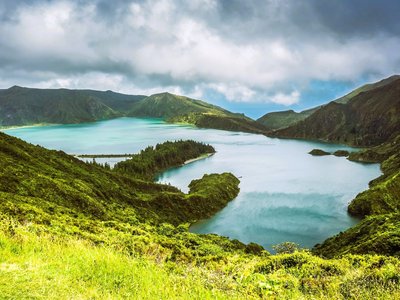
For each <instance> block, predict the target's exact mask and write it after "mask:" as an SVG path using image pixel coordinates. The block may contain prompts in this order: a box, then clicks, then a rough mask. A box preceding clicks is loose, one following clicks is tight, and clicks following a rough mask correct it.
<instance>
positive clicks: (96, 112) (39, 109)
mask: <svg viewBox="0 0 400 300" xmlns="http://www.w3.org/2000/svg"><path fill="white" fill-rule="evenodd" d="M143 97H144V96H129V95H124V94H118V93H114V92H111V91H107V92H100V91H91V90H68V89H47V90H46V89H31V88H23V87H18V86H14V87H12V88H9V89H6V90H0V126H20V125H32V124H38V123H58V124H60V123H81V122H91V121H96V120H102V119H109V118H114V117H118V116H123V115H124V114H125V111H127V110H129V109H130V108H131V107H132V105H133V104H134V103H136V102H137V101H139V100H140V99H142V98H143Z"/></svg>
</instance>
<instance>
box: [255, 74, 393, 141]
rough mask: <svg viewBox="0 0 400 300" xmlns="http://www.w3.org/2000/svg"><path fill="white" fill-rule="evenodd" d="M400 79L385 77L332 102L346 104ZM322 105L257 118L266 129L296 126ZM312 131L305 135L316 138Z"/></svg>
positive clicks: (290, 132)
mask: <svg viewBox="0 0 400 300" xmlns="http://www.w3.org/2000/svg"><path fill="white" fill-rule="evenodd" d="M398 79H400V76H399V75H394V76H391V77H389V78H386V79H383V80H381V81H379V82H376V83H371V84H366V85H363V86H362V87H359V88H357V89H355V90H354V91H352V92H350V93H349V94H347V95H345V96H343V97H340V98H338V99H336V100H334V101H332V102H335V103H339V104H346V103H348V102H349V101H350V100H352V99H353V98H354V97H356V96H358V95H359V94H361V93H363V92H368V91H370V90H374V89H376V88H379V87H383V86H385V85H388V84H390V83H392V82H393V81H396V80H398ZM322 107H324V105H321V106H317V107H315V108H311V109H308V110H304V111H301V112H295V111H293V110H286V111H279V112H270V113H267V114H265V115H264V116H262V117H261V118H259V119H258V120H257V122H259V123H261V124H262V125H264V127H266V129H267V130H268V131H274V130H278V129H284V128H287V127H291V126H294V125H296V124H298V123H299V122H300V121H303V120H305V119H307V118H308V117H309V116H311V115H312V114H314V113H315V112H317V111H318V110H319V109H320V108H322ZM311 132H313V131H305V132H304V135H306V134H307V135H310V138H313V139H315V138H316V137H314V136H313V134H311ZM327 133H329V131H327V132H325V134H327ZM282 134H288V135H293V134H299V133H298V132H297V133H295V131H294V132H293V131H289V132H288V133H286V132H284V133H279V134H278V136H280V135H282ZM317 138H319V139H325V138H326V137H324V136H321V137H317Z"/></svg>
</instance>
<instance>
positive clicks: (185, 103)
mask: <svg viewBox="0 0 400 300" xmlns="http://www.w3.org/2000/svg"><path fill="white" fill-rule="evenodd" d="M129 115H130V116H135V117H158V118H165V119H166V120H167V121H169V122H172V123H188V124H193V125H196V126H197V127H201V128H215V129H223V130H230V131H245V132H254V133H264V132H265V131H266V130H265V128H264V127H263V126H262V125H261V124H258V123H257V122H255V121H254V120H252V119H250V118H248V117H246V116H244V115H243V114H234V113H231V112H229V111H227V110H225V109H223V108H221V107H218V106H215V105H211V104H209V103H206V102H204V101H201V100H194V99H191V98H188V97H183V96H177V95H173V94H170V93H161V94H155V95H152V96H149V97H147V98H145V99H143V100H142V101H140V102H139V103H137V104H136V105H135V107H134V108H133V109H132V110H131V112H130V113H129Z"/></svg>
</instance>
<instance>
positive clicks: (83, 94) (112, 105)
mask: <svg viewBox="0 0 400 300" xmlns="http://www.w3.org/2000/svg"><path fill="white" fill-rule="evenodd" d="M122 116H131V117H152V118H163V119H165V120H166V121H168V122H179V123H189V124H192V125H195V126H198V127H202V128H214V129H223V130H231V131H245V132H253V133H265V132H266V129H265V128H264V127H263V125H261V124H259V123H256V122H255V121H254V120H252V119H250V118H248V117H246V116H244V115H243V114H235V113H231V112H229V111H227V110H225V109H223V108H221V107H218V106H215V105H211V104H209V103H206V102H204V101H201V100H194V99H190V98H187V97H184V96H178V95H173V94H170V93H161V94H155V95H151V96H148V97H146V96H140V95H138V96H135V95H124V94H119V93H114V92H112V91H106V92H101V91H93V90H68V89H32V88H23V87H18V86H14V87H12V88H9V89H6V90H0V127H7V126H22V125H37V124H68V123H82V122H93V121H98V120H103V119H111V118H117V117H122Z"/></svg>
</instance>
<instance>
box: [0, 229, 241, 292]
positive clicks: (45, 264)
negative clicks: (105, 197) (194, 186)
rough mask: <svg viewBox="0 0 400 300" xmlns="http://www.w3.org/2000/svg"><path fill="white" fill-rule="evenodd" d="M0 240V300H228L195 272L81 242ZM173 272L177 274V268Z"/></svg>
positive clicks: (23, 237)
mask: <svg viewBox="0 0 400 300" xmlns="http://www.w3.org/2000/svg"><path fill="white" fill-rule="evenodd" d="M19 231H20V232H19V233H17V234H16V235H15V236H14V237H13V238H10V237H7V236H5V235H4V234H1V236H0V295H1V296H0V297H1V298H6V299H7V298H11V299H27V298H47V299H60V298H63V299H109V298H112V299H120V298H130V299H228V298H229V297H231V298H232V297H233V298H235V293H234V292H233V291H232V293H222V292H220V291H218V290H213V289H212V288H209V287H208V286H207V281H205V280H204V277H202V276H200V275H201V274H200V273H199V272H198V271H197V270H191V271H190V272H183V273H181V274H179V272H177V270H175V271H171V270H170V268H169V266H168V264H165V263H162V264H157V263H155V262H152V261H151V260H146V259H143V258H138V257H134V256H127V255H125V254H122V253H118V252H116V251H115V250H112V249H111V248H106V247H94V246H92V245H90V244H89V243H87V242H86V241H83V240H73V239H70V240H68V242H67V243H66V241H65V240H60V239H53V238H52V237H51V236H42V237H37V236H35V235H34V234H32V233H29V232H28V231H27V230H26V228H25V229H20V230H19ZM177 269H178V268H177Z"/></svg>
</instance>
